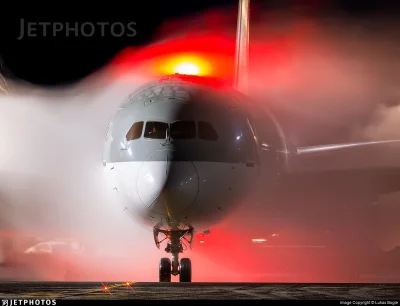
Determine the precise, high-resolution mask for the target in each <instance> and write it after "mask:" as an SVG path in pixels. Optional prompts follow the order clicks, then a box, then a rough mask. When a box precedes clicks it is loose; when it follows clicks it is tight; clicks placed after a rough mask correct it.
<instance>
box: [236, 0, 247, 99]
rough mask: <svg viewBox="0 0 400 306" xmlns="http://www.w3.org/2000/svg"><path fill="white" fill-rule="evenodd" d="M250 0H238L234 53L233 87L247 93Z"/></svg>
mask: <svg viewBox="0 0 400 306" xmlns="http://www.w3.org/2000/svg"><path fill="white" fill-rule="evenodd" d="M249 15H250V0H239V11H238V21H237V33H236V54H235V80H234V86H235V88H236V89H237V90H238V91H240V92H242V93H244V94H247V91H248V69H249V67H248V66H249V26H250V25H249V18H250V16H249Z"/></svg>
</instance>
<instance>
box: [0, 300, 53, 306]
mask: <svg viewBox="0 0 400 306" xmlns="http://www.w3.org/2000/svg"><path fill="white" fill-rule="evenodd" d="M1 305H2V306H17V305H18V306H24V305H25V306H26V305H32V306H33V305H41V306H45V305H46V306H50V305H57V301H56V300H49V299H43V300H40V299H32V300H30V299H29V300H28V299H10V300H1Z"/></svg>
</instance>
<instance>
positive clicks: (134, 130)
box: [126, 121, 143, 141]
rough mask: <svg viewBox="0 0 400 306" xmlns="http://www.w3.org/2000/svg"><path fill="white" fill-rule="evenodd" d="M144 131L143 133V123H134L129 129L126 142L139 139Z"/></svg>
mask: <svg viewBox="0 0 400 306" xmlns="http://www.w3.org/2000/svg"><path fill="white" fill-rule="evenodd" d="M142 131H143V121H140V122H136V123H134V124H133V125H132V127H131V128H130V129H129V131H128V133H127V134H126V141H131V140H135V139H139V138H140V136H142Z"/></svg>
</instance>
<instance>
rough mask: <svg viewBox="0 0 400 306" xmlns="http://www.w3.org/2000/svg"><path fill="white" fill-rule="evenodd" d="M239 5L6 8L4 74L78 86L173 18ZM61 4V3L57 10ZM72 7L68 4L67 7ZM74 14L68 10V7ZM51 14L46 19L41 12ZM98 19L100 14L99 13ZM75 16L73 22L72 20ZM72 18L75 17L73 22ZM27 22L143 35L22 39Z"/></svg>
mask: <svg viewBox="0 0 400 306" xmlns="http://www.w3.org/2000/svg"><path fill="white" fill-rule="evenodd" d="M398 2H399V1H395V0H393V1H376V0H370V1H355V0H341V1H333V0H330V1H328V0H326V1H323V0H293V1H282V0H281V1H277V0H274V1H268V0H264V1H262V0H253V1H252V2H251V3H252V4H257V5H259V6H260V5H261V6H265V7H266V8H274V7H278V6H279V7H280V8H286V7H291V6H294V5H295V6H301V7H308V8H310V9H313V10H314V11H317V12H323V13H327V14H329V11H330V10H340V11H342V12H343V14H348V15H350V16H352V17H354V18H357V17H358V16H361V15H363V14H371V13H375V12H377V11H378V10H385V11H387V12H388V13H391V14H396V13H397V11H398V7H399V4H398ZM237 3H238V1H233V0H193V1H188V0H186V1H185V0H170V1H166V0H158V1H151V0H143V1H136V2H132V3H125V4H124V5H121V4H114V5H113V3H112V2H107V3H102V2H101V3H100V2H98V3H96V7H93V4H90V5H89V4H88V5H87V4H86V3H82V4H81V6H82V10H83V8H84V7H85V6H89V8H91V9H92V10H91V15H89V14H88V15H86V16H85V14H82V15H83V16H82V17H75V16H76V14H77V13H78V12H80V11H81V10H80V9H78V8H75V7H73V8H72V9H73V10H72V12H73V14H71V13H68V14H67V13H65V14H64V16H63V15H62V14H55V13H54V11H52V10H51V9H50V8H45V7H43V8H38V7H36V8H35V9H32V11H31V14H30V17H28V16H27V15H24V14H22V13H20V14H14V13H13V12H10V11H9V9H8V8H5V7H3V8H2V20H1V21H0V31H1V33H0V38H1V40H0V56H1V66H0V69H1V70H0V72H1V73H2V74H4V75H5V76H6V77H8V78H15V79H23V80H26V81H28V82H31V83H36V84H40V85H58V84H70V83H73V82H75V81H77V80H79V79H81V78H83V77H85V76H87V75H88V74H90V73H91V72H93V71H95V70H96V69H98V68H99V67H101V66H103V65H105V64H106V63H107V62H108V61H109V60H110V59H111V58H113V56H115V55H116V54H117V53H118V52H119V51H120V50H122V49H123V48H125V47H126V46H142V45H146V44H148V43H150V42H151V41H152V40H153V39H154V35H155V33H156V31H157V29H158V28H159V27H160V26H161V25H162V24H163V22H165V21H166V20H169V19H174V18H179V17H181V16H185V15H190V14H192V13H196V12H201V11H204V10H206V9H209V8H213V7H220V6H234V7H235V6H237ZM57 5H58V4H56V6H57ZM65 5H66V4H65ZM18 6H22V4H18ZM58 6H59V7H58V12H59V11H62V10H63V9H64V4H62V3H60V4H59V5H58ZM108 8H110V10H111V9H112V10H113V11H114V12H116V14H113V13H111V12H108V13H107V14H105V15H103V17H100V13H99V14H98V16H94V12H97V11H99V10H102V9H103V10H104V9H108ZM65 9H68V7H65ZM36 11H38V12H42V14H43V12H46V14H47V16H41V15H40V14H39V13H38V14H35V12H36ZM96 14H97V13H96ZM66 16H69V17H66ZM71 16H72V17H71ZM21 18H23V19H24V20H25V21H27V22H28V21H31V22H45V21H47V22H49V21H54V22H56V21H58V22H70V23H73V22H75V21H78V22H101V21H108V22H129V21H135V22H136V23H137V25H136V30H137V35H136V36H135V37H133V38H112V37H99V36H95V37H90V38H86V37H81V38H76V37H61V36H57V37H35V38H30V39H23V40H17V37H18V36H19V35H20V34H19V33H20V23H21Z"/></svg>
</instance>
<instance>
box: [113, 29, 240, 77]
mask: <svg viewBox="0 0 400 306" xmlns="http://www.w3.org/2000/svg"><path fill="white" fill-rule="evenodd" d="M234 50H235V40H234V39H230V38H227V37H224V36H204V35H201V36H196V37H190V38H188V37H184V38H179V39H171V40H167V41H163V42H161V43H158V44H155V45H152V46H148V47H146V48H143V49H134V48H127V49H125V50H123V51H122V52H121V53H120V54H119V55H117V56H116V58H115V59H114V60H113V61H112V63H111V68H112V71H113V72H114V73H115V75H116V76H117V77H119V76H121V75H122V74H126V73H129V72H131V71H140V72H141V73H144V74H148V75H150V76H163V75H169V74H174V73H184V74H192V75H199V76H207V77H213V78H218V79H221V80H231V78H232V75H233V71H234V56H233V55H234Z"/></svg>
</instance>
